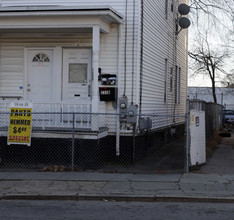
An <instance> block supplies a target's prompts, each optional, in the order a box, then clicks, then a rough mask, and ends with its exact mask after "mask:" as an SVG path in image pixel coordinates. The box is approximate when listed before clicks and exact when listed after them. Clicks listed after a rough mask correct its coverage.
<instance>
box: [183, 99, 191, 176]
mask: <svg viewBox="0 0 234 220" xmlns="http://www.w3.org/2000/svg"><path fill="white" fill-rule="evenodd" d="M185 118H186V145H185V166H184V171H185V173H188V172H189V140H190V129H189V126H190V109H189V100H188V99H187V101H186V117H185Z"/></svg>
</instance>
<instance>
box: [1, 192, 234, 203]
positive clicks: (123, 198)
mask: <svg viewBox="0 0 234 220" xmlns="http://www.w3.org/2000/svg"><path fill="white" fill-rule="evenodd" d="M0 200H60V201H66V200H73V201H104V202H108V201H117V202H204V203H234V197H193V196H154V195H153V196H143V195H133V196H131V195H105V194H104V195H102V194H98V195H97V194H94V195H87V194H84V195H82V194H80V195H78V194H77V195H36V194H35V195H3V196H0Z"/></svg>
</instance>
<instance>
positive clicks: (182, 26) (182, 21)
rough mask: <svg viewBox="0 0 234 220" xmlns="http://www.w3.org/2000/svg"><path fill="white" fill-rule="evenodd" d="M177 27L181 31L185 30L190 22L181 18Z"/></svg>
mask: <svg viewBox="0 0 234 220" xmlns="http://www.w3.org/2000/svg"><path fill="white" fill-rule="evenodd" d="M179 25H180V27H181V28H182V29H186V28H188V27H189V26H190V20H189V19H188V18H185V17H182V18H180V20H179Z"/></svg>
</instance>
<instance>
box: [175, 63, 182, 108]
mask: <svg viewBox="0 0 234 220" xmlns="http://www.w3.org/2000/svg"><path fill="white" fill-rule="evenodd" d="M175 77H176V78H175V103H176V104H180V96H181V68H180V67H178V66H176V76H175Z"/></svg>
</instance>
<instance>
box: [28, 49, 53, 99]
mask: <svg viewBox="0 0 234 220" xmlns="http://www.w3.org/2000/svg"><path fill="white" fill-rule="evenodd" d="M30 50H51V51H52V56H53V61H52V62H53V63H52V68H53V71H52V78H53V88H52V92H53V94H52V102H54V101H55V89H54V88H55V81H56V80H54V77H55V68H56V65H55V63H56V62H55V59H54V58H55V57H54V55H55V48H54V47H25V48H24V100H29V97H28V92H27V89H28V85H27V84H28V74H29V70H28V64H29V63H28V61H29V57H28V51H30Z"/></svg>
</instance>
